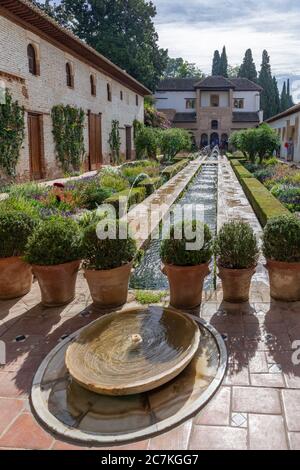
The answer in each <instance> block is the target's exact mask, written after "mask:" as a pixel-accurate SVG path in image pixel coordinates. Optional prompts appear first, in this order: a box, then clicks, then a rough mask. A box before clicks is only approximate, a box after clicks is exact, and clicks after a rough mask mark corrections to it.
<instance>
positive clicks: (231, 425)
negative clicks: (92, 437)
mask: <svg viewBox="0 0 300 470" xmlns="http://www.w3.org/2000/svg"><path fill="white" fill-rule="evenodd" d="M257 288H258V287H257V285H255V283H254V285H253V289H252V294H251V299H250V303H249V304H246V305H243V306H240V305H239V306H233V305H229V304H224V303H222V300H221V299H222V292H221V291H220V289H218V291H217V292H216V293H215V294H214V296H213V297H212V298H211V299H210V300H209V301H205V302H203V305H202V308H201V311H200V315H201V317H202V318H204V319H205V320H207V321H208V322H210V323H211V324H212V325H214V326H215V327H216V328H217V329H218V331H219V332H220V333H222V334H223V336H224V339H225V342H226V344H227V348H228V353H229V365H228V371H227V374H226V378H225V380H224V382H223V384H222V386H221V388H220V390H219V391H218V392H217V394H216V395H215V397H214V398H213V399H212V401H211V402H210V403H209V404H208V405H207V406H206V407H205V408H204V409H203V410H202V411H201V412H200V413H199V414H198V416H196V417H195V418H194V419H193V420H190V421H188V422H186V423H185V424H183V425H181V426H180V427H178V428H176V429H174V430H173V431H171V432H169V433H167V434H163V435H160V436H159V437H155V438H152V439H150V440H147V441H143V442H138V443H136V444H132V445H128V446H123V447H119V448H120V449H146V448H147V449H158V450H159V449H187V448H189V449H262V448H263V449H288V448H291V449H300V365H298V366H295V365H293V362H292V354H293V350H292V343H293V341H295V340H297V339H300V303H299V304H291V305H288V304H281V303H278V302H270V301H269V299H268V298H267V294H266V292H265V293H263V295H262V296H261V297H260V298H258V297H257V294H258V292H257ZM77 291H78V296H77V298H76V300H75V301H74V302H73V303H72V304H70V305H68V306H67V307H64V308H57V309H45V308H43V307H42V306H41V305H40V294H39V288H38V285H37V283H35V284H34V287H33V290H32V292H31V293H30V294H28V295H27V296H26V297H24V298H23V299H22V300H19V301H11V302H1V304H0V340H2V341H5V343H6V345H7V364H6V365H5V366H1V367H0V417H1V419H0V448H3V449H11V448H16V449H73V448H76V446H73V445H70V444H69V443H64V442H62V441H60V440H58V439H56V438H55V437H53V436H51V435H50V434H48V433H47V432H46V431H44V430H43V429H42V428H41V427H40V426H39V424H38V423H37V422H36V421H35V418H34V417H33V416H32V414H31V411H30V405H29V393H30V386H31V381H32V379H33V375H34V373H35V371H36V369H37V368H38V366H39V364H40V363H41V361H42V359H43V358H44V357H45V355H46V354H47V353H48V352H49V351H50V350H51V349H52V348H53V347H54V346H55V345H56V344H57V342H58V341H60V339H61V338H64V337H65V335H67V334H70V333H71V332H73V331H75V330H77V329H79V328H80V327H82V326H84V325H86V324H88V323H89V322H91V321H92V320H94V319H96V318H97V315H96V314H94V313H90V309H89V308H88V306H89V305H90V297H89V296H88V295H87V292H88V291H87V288H86V285H85V280H84V279H83V277H82V275H80V276H79V279H78V286H77ZM128 300H129V305H132V306H133V305H135V302H134V295H133V293H130V294H129V299H128ZM130 301H131V302H130ZM18 340H19V341H18Z"/></svg>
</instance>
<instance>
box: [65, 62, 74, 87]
mask: <svg viewBox="0 0 300 470" xmlns="http://www.w3.org/2000/svg"><path fill="white" fill-rule="evenodd" d="M66 80H67V86H68V87H70V88H74V76H73V72H72V66H71V64H70V63H69V62H67V63H66Z"/></svg>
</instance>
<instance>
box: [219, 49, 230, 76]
mask: <svg viewBox="0 0 300 470" xmlns="http://www.w3.org/2000/svg"><path fill="white" fill-rule="evenodd" d="M220 75H222V77H225V78H227V77H228V59H227V53H226V47H225V46H224V47H223V50H222V54H221V61H220Z"/></svg>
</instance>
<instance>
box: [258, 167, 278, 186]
mask: <svg viewBox="0 0 300 470" xmlns="http://www.w3.org/2000/svg"><path fill="white" fill-rule="evenodd" d="M273 174H274V169H273V167H272V166H267V167H265V168H261V169H259V170H256V171H255V172H254V173H253V176H254V178H257V179H258V181H260V182H261V183H264V182H265V181H266V180H267V179H269V178H272V176H273Z"/></svg>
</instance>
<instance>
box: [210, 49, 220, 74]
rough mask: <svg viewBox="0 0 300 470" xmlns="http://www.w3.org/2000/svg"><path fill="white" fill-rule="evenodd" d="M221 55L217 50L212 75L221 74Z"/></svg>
mask: <svg viewBox="0 0 300 470" xmlns="http://www.w3.org/2000/svg"><path fill="white" fill-rule="evenodd" d="M220 64H221V56H220V53H219V51H215V53H214V58H213V65H212V72H211V74H212V75H220Z"/></svg>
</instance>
